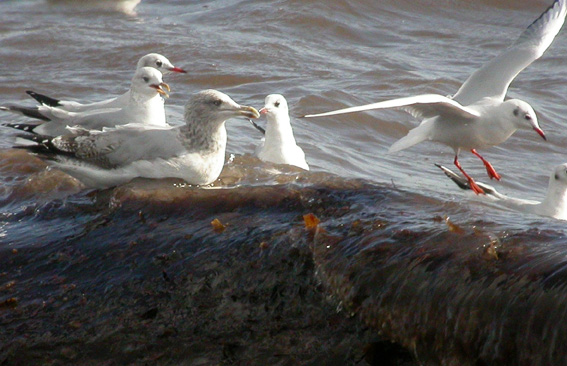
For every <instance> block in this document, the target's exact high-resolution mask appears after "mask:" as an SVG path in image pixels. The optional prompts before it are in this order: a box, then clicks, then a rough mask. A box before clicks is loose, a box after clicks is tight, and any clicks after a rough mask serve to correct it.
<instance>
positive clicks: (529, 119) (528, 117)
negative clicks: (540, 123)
mask: <svg viewBox="0 0 567 366" xmlns="http://www.w3.org/2000/svg"><path fill="white" fill-rule="evenodd" d="M524 118H525V119H526V120H528V121H531V120H532V116H530V115H529V114H526V115H525V116H524Z"/></svg>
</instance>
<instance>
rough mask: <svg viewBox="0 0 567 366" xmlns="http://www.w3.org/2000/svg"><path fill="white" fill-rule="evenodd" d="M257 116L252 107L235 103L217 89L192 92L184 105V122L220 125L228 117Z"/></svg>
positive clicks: (258, 114) (258, 115)
mask: <svg viewBox="0 0 567 366" xmlns="http://www.w3.org/2000/svg"><path fill="white" fill-rule="evenodd" d="M236 117H243V118H258V117H260V113H259V112H258V111H257V110H256V109H255V108H254V107H249V106H243V105H240V104H238V103H236V102H235V101H234V100H232V99H231V98H230V97H229V96H228V95H226V94H224V93H221V92H220V91H218V90H212V89H208V90H203V91H200V92H198V93H197V94H194V95H193V96H192V97H191V99H189V102H187V104H186V105H185V122H186V123H187V124H190V123H208V124H213V125H215V124H216V125H220V124H222V123H224V122H225V121H226V120H227V119H229V118H236Z"/></svg>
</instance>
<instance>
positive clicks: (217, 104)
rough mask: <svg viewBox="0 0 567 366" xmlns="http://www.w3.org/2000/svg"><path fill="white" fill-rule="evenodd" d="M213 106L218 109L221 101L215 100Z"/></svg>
mask: <svg viewBox="0 0 567 366" xmlns="http://www.w3.org/2000/svg"><path fill="white" fill-rule="evenodd" d="M213 104H214V105H215V106H217V107H220V105H221V104H222V100H220V99H215V100H214V101H213Z"/></svg>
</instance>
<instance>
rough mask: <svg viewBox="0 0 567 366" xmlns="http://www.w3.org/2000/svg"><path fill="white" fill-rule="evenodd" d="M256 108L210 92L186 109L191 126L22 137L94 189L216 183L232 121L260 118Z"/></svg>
mask: <svg viewBox="0 0 567 366" xmlns="http://www.w3.org/2000/svg"><path fill="white" fill-rule="evenodd" d="M259 116H260V114H259V113H258V111H257V110H256V109H254V108H252V107H248V106H241V105H239V104H237V103H236V102H234V101H233V100H232V99H231V98H230V97H229V96H228V95H226V94H223V93H221V92H219V91H216V90H205V91H202V92H199V93H197V94H195V95H193V96H192V97H191V98H190V100H189V102H188V103H187V105H186V106H185V125H183V126H176V127H167V128H155V127H150V126H147V125H137V124H129V125H124V126H118V127H116V128H106V129H105V130H104V131H88V130H84V129H80V128H71V129H70V130H71V134H68V135H64V136H58V137H54V138H51V137H46V136H41V135H27V137H26V136H22V137H24V138H28V139H30V140H32V141H34V142H36V145H34V146H26V147H25V148H26V149H28V150H31V151H34V152H38V153H40V156H44V157H46V158H48V159H49V161H50V162H51V164H52V165H54V166H55V167H57V168H59V169H61V170H63V171H64V172H66V173H68V174H69V175H71V176H73V177H75V178H77V179H78V180H80V181H81V182H83V183H84V184H85V185H86V186H87V187H91V188H108V187H113V186H116V185H119V184H122V183H126V182H128V181H130V180H132V179H134V178H136V177H143V178H181V179H184V180H185V181H186V182H187V183H190V184H199V185H203V184H210V183H212V182H214V181H215V180H216V179H217V178H218V176H219V175H220V173H221V171H222V168H223V166H224V159H225V150H226V142H227V134H226V127H225V121H226V120H228V119H229V118H235V117H244V118H258V117H259Z"/></svg>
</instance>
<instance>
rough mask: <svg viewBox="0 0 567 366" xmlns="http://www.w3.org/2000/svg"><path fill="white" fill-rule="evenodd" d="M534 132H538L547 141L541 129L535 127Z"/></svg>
mask: <svg viewBox="0 0 567 366" xmlns="http://www.w3.org/2000/svg"><path fill="white" fill-rule="evenodd" d="M534 131H535V132H537V134H538V135H540V136H541V138H543V139H544V140H545V141H547V137H545V133H543V130H542V129H541V128H537V127H534Z"/></svg>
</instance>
